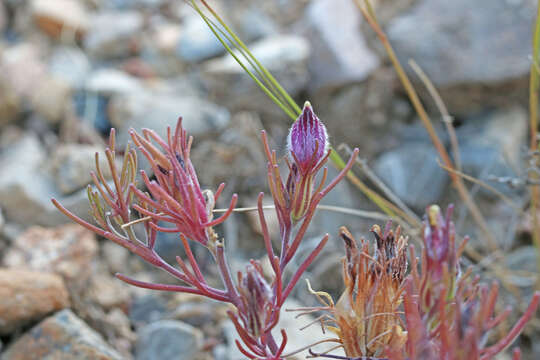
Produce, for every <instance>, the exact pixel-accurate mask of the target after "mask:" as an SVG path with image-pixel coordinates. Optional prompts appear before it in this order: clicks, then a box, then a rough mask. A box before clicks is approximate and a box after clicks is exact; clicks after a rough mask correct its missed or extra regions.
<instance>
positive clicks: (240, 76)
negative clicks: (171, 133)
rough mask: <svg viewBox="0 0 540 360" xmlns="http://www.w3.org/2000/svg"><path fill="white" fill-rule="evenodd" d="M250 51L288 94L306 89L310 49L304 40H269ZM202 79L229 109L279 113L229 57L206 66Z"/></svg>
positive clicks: (263, 40) (290, 38) (279, 38)
mask: <svg viewBox="0 0 540 360" xmlns="http://www.w3.org/2000/svg"><path fill="white" fill-rule="evenodd" d="M250 50H251V52H252V54H253V56H255V57H256V58H257V59H258V60H259V61H260V62H261V63H262V64H263V65H264V66H265V67H266V68H267V69H268V71H269V72H270V73H272V74H273V76H274V77H275V78H276V79H277V80H278V81H279V82H280V84H281V85H282V86H283V87H284V88H285V89H287V91H288V92H289V94H291V95H293V96H294V95H295V94H298V93H299V92H300V91H301V90H303V89H304V88H305V87H306V84H307V82H308V78H309V74H308V71H307V66H306V64H307V62H308V59H309V56H310V46H309V43H308V42H307V40H306V39H305V38H303V37H299V36H293V35H275V36H270V37H267V38H264V39H261V40H259V41H257V42H255V43H253V44H252V45H251V46H250ZM237 55H238V56H240V55H239V54H237ZM203 79H204V81H205V83H206V84H207V87H208V88H209V89H210V91H211V95H212V96H213V98H215V99H219V101H220V103H221V102H222V103H223V104H227V106H228V107H232V108H242V109H248V110H258V111H261V110H262V111H267V112H270V113H275V112H276V108H277V107H276V105H275V104H274V103H273V102H272V101H271V100H269V99H268V98H267V97H266V95H264V93H263V92H262V91H261V90H260V89H259V87H258V86H257V85H256V84H255V83H254V82H253V80H252V79H251V78H250V77H249V75H248V74H246V73H245V72H244V70H243V69H242V68H241V67H240V66H239V65H238V63H237V62H236V60H235V59H234V58H233V57H232V56H231V55H230V54H227V55H224V56H223V57H221V58H218V59H214V60H210V61H208V62H206V63H205V64H203ZM277 110H279V108H278V109H277ZM280 114H281V113H280Z"/></svg>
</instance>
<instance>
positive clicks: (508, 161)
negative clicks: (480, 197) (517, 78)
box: [457, 107, 527, 197]
mask: <svg viewBox="0 0 540 360" xmlns="http://www.w3.org/2000/svg"><path fill="white" fill-rule="evenodd" d="M466 123H467V125H465V126H462V127H460V128H459V129H458V131H457V136H458V139H459V140H460V156H461V162H462V167H463V172H465V173H466V174H468V175H471V176H473V177H475V178H479V179H481V180H483V181H486V182H488V183H489V184H490V185H492V186H494V187H495V188H496V189H498V190H499V191H502V192H505V193H509V192H511V189H510V188H509V187H508V186H506V185H505V184H500V183H497V182H494V181H490V180H489V179H490V177H492V176H495V177H516V176H517V175H518V174H520V173H521V170H522V169H523V159H522V155H521V154H522V149H523V148H524V147H525V146H526V141H527V114H526V112H525V111H524V110H523V109H522V108H518V107H514V108H510V109H506V110H496V111H491V112H488V113H486V114H483V115H482V116H475V117H471V118H469V119H467V120H466ZM480 191H481V193H482V194H484V195H488V196H492V197H493V196H494V195H493V194H492V193H491V192H489V191H488V190H485V189H483V188H482V189H480Z"/></svg>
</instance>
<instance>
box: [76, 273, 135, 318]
mask: <svg viewBox="0 0 540 360" xmlns="http://www.w3.org/2000/svg"><path fill="white" fill-rule="evenodd" d="M90 280H91V281H90V285H89V287H88V289H86V290H87V292H86V293H85V297H87V299H89V300H91V301H93V302H94V303H95V304H98V305H99V306H100V307H101V308H103V309H105V310H110V309H113V308H117V307H126V306H127V304H128V303H129V300H130V299H129V292H128V290H127V289H126V285H125V284H124V283H123V282H121V281H120V280H118V279H116V278H114V277H112V276H111V275H109V274H93V276H92V277H91V279H90Z"/></svg>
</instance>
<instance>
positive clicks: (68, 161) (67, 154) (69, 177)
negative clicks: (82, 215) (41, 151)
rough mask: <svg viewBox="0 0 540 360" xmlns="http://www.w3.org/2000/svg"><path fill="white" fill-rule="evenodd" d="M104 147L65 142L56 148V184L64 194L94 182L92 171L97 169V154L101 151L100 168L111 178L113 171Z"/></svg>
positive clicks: (53, 160)
mask: <svg viewBox="0 0 540 360" xmlns="http://www.w3.org/2000/svg"><path fill="white" fill-rule="evenodd" d="M103 150H104V149H103V148H101V147H100V146H92V145H80V144H65V145H60V146H59V147H58V148H56V149H55V152H54V154H53V156H52V167H53V174H54V180H55V182H56V186H57V187H58V189H59V190H60V191H61V192H62V193H63V194H71V193H73V192H74V191H76V190H79V189H82V188H85V187H86V185H88V184H90V183H92V177H91V176H90V172H91V171H95V167H96V162H95V154H96V152H97V153H99V155H100V156H99V159H100V163H99V165H100V168H101V170H102V173H103V176H104V177H105V178H106V179H107V180H109V179H110V178H111V172H110V169H109V166H108V162H107V159H106V157H105V154H104V151H103Z"/></svg>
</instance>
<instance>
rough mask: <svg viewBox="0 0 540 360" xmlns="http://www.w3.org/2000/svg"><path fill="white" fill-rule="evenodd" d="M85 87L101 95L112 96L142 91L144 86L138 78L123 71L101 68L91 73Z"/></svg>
mask: <svg viewBox="0 0 540 360" xmlns="http://www.w3.org/2000/svg"><path fill="white" fill-rule="evenodd" d="M85 89H86V91H89V92H92V93H97V94H99V95H104V96H111V95H118V94H126V93H132V92H138V91H142V86H141V84H140V82H139V81H138V80H137V79H136V78H134V77H133V76H131V75H128V74H126V73H125V72H123V71H120V70H116V69H99V70H96V71H94V72H92V73H91V74H90V75H89V77H88V81H87V82H86V85H85Z"/></svg>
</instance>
